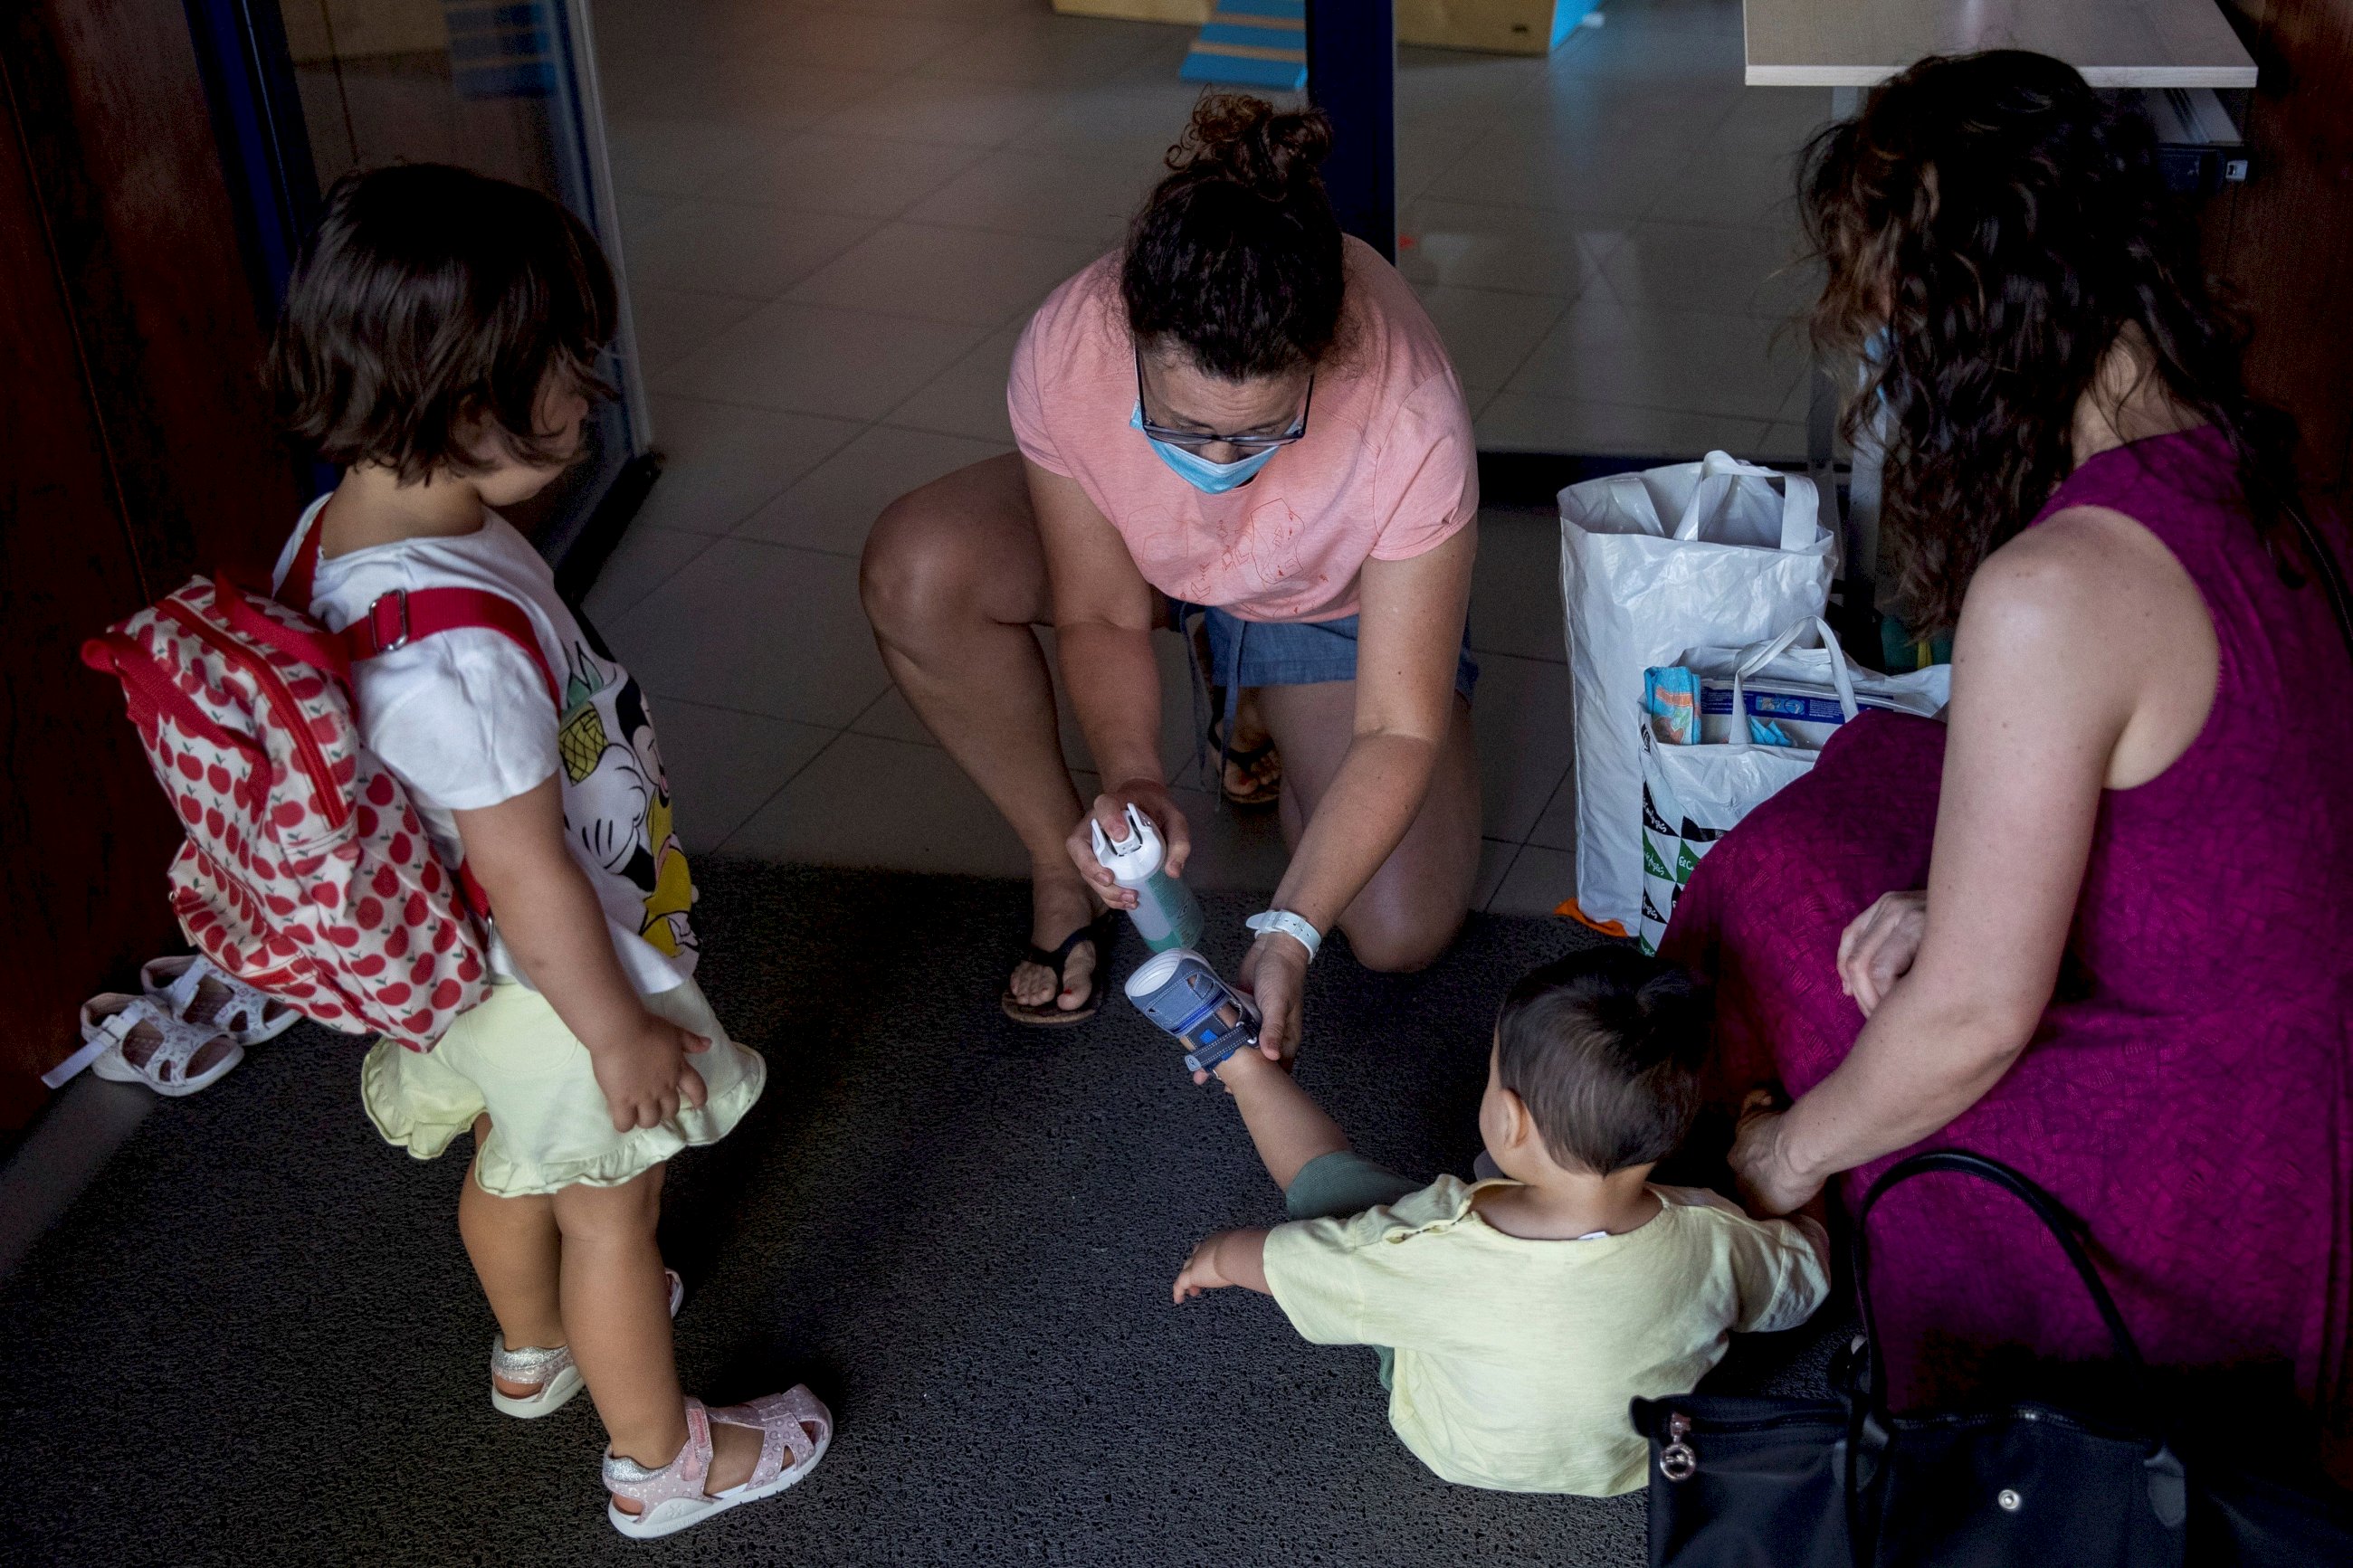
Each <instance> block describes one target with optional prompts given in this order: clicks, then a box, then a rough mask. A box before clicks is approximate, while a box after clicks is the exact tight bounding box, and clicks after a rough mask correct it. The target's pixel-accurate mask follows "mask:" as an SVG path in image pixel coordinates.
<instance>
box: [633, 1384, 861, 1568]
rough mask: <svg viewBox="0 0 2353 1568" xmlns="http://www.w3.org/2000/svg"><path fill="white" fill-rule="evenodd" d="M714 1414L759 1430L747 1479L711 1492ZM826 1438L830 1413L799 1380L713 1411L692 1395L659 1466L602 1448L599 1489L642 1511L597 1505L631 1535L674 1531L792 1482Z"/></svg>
mask: <svg viewBox="0 0 2353 1568" xmlns="http://www.w3.org/2000/svg"><path fill="white" fill-rule="evenodd" d="M714 1421H715V1422H717V1423H718V1424H719V1425H720V1426H749V1427H751V1428H753V1429H754V1431H756V1432H758V1433H759V1434H760V1458H759V1461H758V1462H757V1463H756V1464H754V1466H753V1467H752V1479H749V1480H747V1481H745V1482H744V1484H743V1485H742V1486H740V1487H729V1488H728V1489H726V1490H725V1491H723V1492H721V1493H719V1494H718V1495H717V1496H716V1497H713V1496H712V1495H711V1494H710V1493H708V1492H706V1491H704V1490H703V1483H704V1482H705V1481H707V1480H708V1479H710V1476H711V1424H712V1422H714ZM811 1426H814V1427H816V1428H817V1436H814V1437H812V1436H809V1431H808V1429H809V1428H810V1427H811ZM832 1442H833V1412H832V1411H830V1410H828V1409H827V1408H826V1407H825V1403H824V1401H822V1400H820V1399H818V1396H817V1395H816V1394H811V1393H810V1392H809V1391H808V1389H807V1387H806V1386H802V1387H796V1388H790V1389H787V1390H786V1391H785V1392H784V1393H782V1394H762V1395H761V1396H760V1397H759V1398H757V1399H754V1400H753V1401H751V1402H750V1403H749V1404H746V1405H725V1406H723V1407H722V1408H720V1409H717V1410H707V1409H705V1408H704V1407H703V1404H702V1401H701V1400H700V1399H689V1400H688V1401H687V1402H686V1446H685V1447H681V1449H679V1451H678V1458H675V1459H672V1460H671V1461H670V1463H669V1464H667V1465H665V1466H663V1467H662V1468H660V1469H659V1470H649V1469H648V1468H645V1467H644V1466H643V1465H640V1464H638V1463H636V1462H635V1461H634V1460H629V1459H625V1458H621V1457H620V1456H619V1455H618V1454H615V1453H612V1452H610V1451H609V1450H608V1451H607V1453H606V1455H605V1489H606V1490H607V1491H608V1492H611V1493H612V1494H613V1495H614V1496H615V1497H616V1498H628V1500H630V1501H632V1502H635V1503H638V1504H639V1505H640V1506H641V1507H642V1508H643V1510H644V1511H643V1512H641V1513H629V1512H628V1511H626V1510H623V1509H622V1507H621V1505H620V1504H619V1503H618V1502H617V1501H615V1502H608V1503H607V1504H606V1505H605V1512H606V1514H607V1517H609V1518H610V1519H611V1520H612V1521H613V1528H614V1529H615V1530H617V1531H620V1532H621V1533H622V1534H623V1535H626V1536H628V1537H629V1538H630V1539H631V1540H633V1541H651V1540H653V1539H655V1538H656V1537H657V1536H663V1535H675V1534H677V1533H678V1532H679V1531H681V1530H684V1529H686V1528H687V1527H688V1526H689V1525H695V1524H701V1523H702V1521H704V1520H706V1519H709V1518H710V1517H711V1516H712V1514H714V1513H724V1512H726V1511H727V1510H729V1509H731V1508H733V1507H735V1506H736V1505H737V1504H738V1503H746V1502H757V1501H759V1500H761V1499H762V1498H765V1497H774V1496H776V1493H778V1492H780V1491H784V1490H786V1489H788V1488H791V1487H794V1486H797V1485H798V1484H800V1482H801V1480H802V1479H803V1478H805V1477H806V1476H807V1474H808V1473H809V1472H810V1471H811V1470H814V1469H816V1468H817V1463H818V1460H819V1459H822V1458H825V1451H826V1449H827V1447H829V1446H830V1445H831V1444H832ZM787 1453H790V1454H791V1456H792V1463H790V1464H786V1462H785V1456H786V1454H787Z"/></svg>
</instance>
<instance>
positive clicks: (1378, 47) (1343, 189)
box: [1307, 0, 1398, 261]
mask: <svg viewBox="0 0 2353 1568" xmlns="http://www.w3.org/2000/svg"><path fill="white" fill-rule="evenodd" d="M1307 96H1308V97H1309V98H1310V99H1312V100H1314V103H1315V106H1316V107H1317V108H1319V109H1321V110H1324V113H1326V114H1328V115H1330V116H1331V117H1332V128H1333V132H1334V137H1333V142H1332V155H1331V156H1330V157H1329V158H1327V159H1325V160H1324V189H1326V190H1328V191H1329V192H1331V193H1332V205H1334V206H1335V207H1336V208H1338V209H1339V213H1340V226H1341V227H1342V228H1344V229H1345V230H1347V231H1348V232H1349V233H1350V234H1353V235H1355V236H1356V237H1357V238H1359V239H1361V240H1363V241H1364V242H1365V243H1366V244H1367V245H1369V246H1371V247H1373V248H1374V249H1376V250H1377V251H1379V252H1380V253H1381V254H1382V255H1383V256H1385V257H1387V258H1389V259H1390V260H1391V261H1395V260H1396V259H1397V233H1398V225H1397V217H1398V214H1397V18H1396V14H1395V7H1394V4H1393V0H1307Z"/></svg>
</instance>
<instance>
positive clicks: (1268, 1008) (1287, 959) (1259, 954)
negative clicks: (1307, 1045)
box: [1235, 931, 1307, 1062]
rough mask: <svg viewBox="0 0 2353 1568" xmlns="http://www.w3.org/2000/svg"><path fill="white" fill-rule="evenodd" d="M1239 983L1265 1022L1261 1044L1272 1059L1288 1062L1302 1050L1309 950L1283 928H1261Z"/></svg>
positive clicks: (1238, 978) (1236, 982) (1246, 956)
mask: <svg viewBox="0 0 2353 1568" xmlns="http://www.w3.org/2000/svg"><path fill="white" fill-rule="evenodd" d="M1235 984H1237V985H1238V986H1239V987H1240V989H1242V990H1244V991H1247V992H1249V993H1250V1000H1251V1001H1253V1002H1256V1003H1257V1004H1258V1008H1259V1011H1260V1012H1261V1014H1263V1015H1264V1016H1265V1022H1264V1023H1262V1024H1261V1026H1259V1035H1258V1048H1259V1049H1260V1050H1261V1051H1262V1052H1263V1053H1265V1056H1266V1059H1267V1060H1269V1061H1271V1062H1287V1061H1289V1060H1290V1059H1291V1058H1293V1056H1295V1055H1297V1054H1298V1051H1299V1008H1300V1002H1301V999H1302V997H1303V994H1304V993H1305V991H1306V989H1307V950H1306V949H1305V948H1304V947H1302V946H1301V945H1300V944H1299V939H1298V938H1297V937H1293V936H1285V935H1283V934H1282V932H1281V931H1265V932H1261V934H1260V936H1259V939H1258V940H1257V941H1256V942H1252V943H1250V952H1247V953H1245V954H1244V955H1243V957H1242V967H1241V972H1240V973H1239V974H1237V975H1236V976H1235Z"/></svg>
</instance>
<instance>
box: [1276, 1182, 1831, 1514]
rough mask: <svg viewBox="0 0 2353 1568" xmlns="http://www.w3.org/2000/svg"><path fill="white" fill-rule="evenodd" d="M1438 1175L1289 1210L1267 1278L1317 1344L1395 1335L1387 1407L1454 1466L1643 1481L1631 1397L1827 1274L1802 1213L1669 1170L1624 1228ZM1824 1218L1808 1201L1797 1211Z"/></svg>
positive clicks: (1818, 1299)
mask: <svg viewBox="0 0 2353 1568" xmlns="http://www.w3.org/2000/svg"><path fill="white" fill-rule="evenodd" d="M1499 1185H1504V1184H1503V1183H1499V1182H1482V1183H1479V1184H1477V1185H1475V1186H1474V1185H1471V1184H1466V1183H1463V1182H1461V1181H1458V1180H1457V1179H1456V1178H1454V1177H1452V1176H1440V1178H1439V1179H1438V1180H1437V1181H1436V1182H1434V1183H1432V1184H1430V1185H1429V1186H1427V1187H1424V1188H1422V1189H1421V1190H1420V1191H1419V1192H1416V1193H1408V1194H1406V1195H1405V1196H1404V1197H1402V1198H1399V1199H1398V1201H1397V1202H1396V1203H1394V1204H1391V1205H1388V1206H1387V1207H1385V1208H1376V1209H1369V1210H1367V1211H1366V1212H1365V1213H1363V1214H1360V1215H1350V1216H1348V1217H1346V1218H1339V1219H1314V1220H1302V1221H1298V1222H1295V1223H1293V1224H1291V1225H1284V1226H1276V1227H1275V1229H1274V1231H1273V1233H1272V1234H1271V1235H1270V1236H1269V1237H1267V1242H1266V1279H1267V1284H1268V1285H1269V1286H1270V1287H1271V1288H1272V1289H1273V1291H1274V1299H1275V1300H1276V1301H1277V1302H1278V1303H1279V1304H1280V1305H1281V1306H1282V1310H1283V1311H1284V1312H1286V1313H1287V1314H1289V1316H1290V1318H1291V1321H1292V1325H1293V1327H1294V1328H1296V1329H1297V1330H1298V1331H1300V1333H1301V1334H1302V1335H1303V1336H1304V1337H1306V1338H1307V1339H1309V1340H1312V1341H1314V1342H1316V1343H1318V1344H1367V1345H1390V1346H1394V1347H1395V1348H1396V1351H1397V1369H1396V1375H1395V1378H1394V1383H1395V1387H1394V1388H1393V1389H1392V1390H1391V1392H1390V1395H1389V1425H1390V1426H1393V1427H1395V1428H1396V1429H1397V1435H1398V1436H1399V1437H1402V1438H1403V1439H1405V1446H1406V1447H1409V1448H1410V1449H1412V1450H1413V1452H1414V1454H1415V1456H1416V1457H1417V1458H1419V1459H1420V1460H1421V1462H1422V1463H1423V1464H1425V1465H1428V1466H1429V1467H1430V1468H1431V1469H1432V1470H1434V1471H1435V1472H1437V1474H1438V1475H1439V1476H1440V1477H1441V1478H1443V1479H1446V1480H1450V1481H1458V1482H1461V1484H1463V1485H1465V1486H1474V1487H1493V1488H1494V1489H1498V1490H1502V1491H1524V1492H1577V1493H1581V1494H1584V1495H1587V1496H1597V1497H1598V1496H1608V1495H1609V1494H1611V1493H1615V1492H1624V1491H1631V1490H1633V1489H1635V1488H1637V1487H1639V1486H1641V1484H1642V1471H1643V1467H1644V1463H1645V1461H1646V1458H1647V1449H1646V1447H1645V1446H1644V1444H1643V1441H1642V1439H1641V1437H1640V1436H1637V1435H1636V1433H1635V1431H1634V1428H1633V1426H1632V1425H1631V1423H1630V1421H1629V1419H1628V1417H1627V1409H1626V1407H1627V1404H1628V1402H1629V1401H1630V1400H1632V1399H1634V1398H1635V1397H1637V1396H1638V1395H1639V1396H1641V1397H1644V1398H1652V1399H1655V1398H1661V1397H1663V1396H1665V1395H1668V1394H1688V1393H1690V1392H1691V1390H1692V1388H1693V1386H1694V1384H1697V1383H1698V1382H1699V1380H1700V1378H1701V1376H1702V1375H1703V1374H1704V1373H1706V1372H1707V1370H1708V1369H1709V1368H1710V1367H1713V1366H1714V1365H1715V1363H1717V1362H1718V1361H1720V1360H1722V1359H1723V1356H1724V1351H1725V1337H1726V1335H1728V1334H1729V1333H1731V1332H1732V1331H1735V1330H1740V1331H1747V1330H1768V1331H1769V1330H1775V1329H1787V1328H1793V1327H1795V1326H1796V1325H1798V1324H1799V1323H1801V1322H1804V1321H1806V1319H1808V1318H1809V1317H1810V1316H1812V1315H1813V1311H1814V1309H1815V1308H1817V1307H1819V1306H1820V1305H1821V1303H1822V1300H1823V1299H1824V1298H1825V1297H1826V1296H1828V1295H1829V1293H1830V1279H1829V1278H1828V1276H1827V1275H1826V1274H1825V1272H1824V1270H1823V1268H1822V1263H1821V1259H1820V1256H1819V1255H1818V1254H1817V1253H1816V1252H1815V1250H1814V1245H1813V1243H1812V1242H1811V1241H1810V1240H1809V1239H1808V1237H1807V1234H1806V1232H1805V1231H1804V1230H1801V1229H1800V1228H1799V1225H1798V1224H1793V1223H1791V1222H1790V1221H1788V1220H1769V1221H1761V1222H1760V1221H1757V1220H1753V1219H1750V1218H1749V1217H1748V1216H1747V1215H1745V1214H1742V1213H1741V1212H1740V1211H1739V1210H1738V1209H1736V1208H1735V1207H1733V1206H1732V1205H1730V1204H1729V1203H1727V1202H1725V1200H1724V1199H1723V1198H1720V1197H1718V1196H1716V1195H1715V1194H1713V1193H1707V1192H1702V1191H1698V1190H1695V1189H1691V1188H1684V1187H1658V1186H1654V1187H1652V1188H1651V1191H1652V1192H1654V1193H1656V1194H1658V1195H1659V1197H1660V1198H1661V1199H1662V1201H1663V1203H1664V1205H1665V1206H1664V1207H1663V1208H1662V1209H1661V1210H1660V1212H1659V1214H1658V1216H1657V1217H1656V1218H1654V1219H1652V1220H1651V1222H1650V1223H1649V1224H1647V1225H1644V1226H1641V1227H1640V1228H1639V1229H1636V1230H1630V1231H1628V1232H1626V1233H1625V1234H1624V1235H1622V1236H1606V1237H1594V1238H1592V1239H1590V1240H1585V1241H1530V1240H1527V1239H1525V1238H1523V1237H1514V1236H1506V1235H1504V1233H1503V1232H1502V1231H1500V1230H1497V1229H1495V1228H1494V1227H1493V1226H1490V1225H1489V1224H1488V1223H1487V1222H1486V1221H1485V1220H1484V1219H1482V1218H1481V1217H1480V1216H1479V1214H1478V1212H1477V1211H1476V1210H1474V1209H1473V1208H1472V1206H1471V1199H1472V1194H1473V1193H1476V1192H1478V1191H1479V1190H1480V1189H1481V1188H1483V1187H1491V1186H1499ZM1802 1223H1803V1224H1805V1225H1807V1226H1811V1224H1812V1222H1811V1221H1805V1222H1802Z"/></svg>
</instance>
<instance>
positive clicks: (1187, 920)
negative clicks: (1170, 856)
mask: <svg viewBox="0 0 2353 1568" xmlns="http://www.w3.org/2000/svg"><path fill="white" fill-rule="evenodd" d="M1087 827H1088V829H1089V830H1090V831H1091V832H1092V834H1093V835H1094V846H1095V858H1096V859H1097V860H1098V861H1100V862H1102V864H1103V869H1105V870H1106V871H1109V872H1110V873H1111V874H1112V879H1113V881H1115V882H1117V883H1118V884H1119V885H1120V886H1121V887H1123V888H1126V889H1131V890H1133V891H1134V894H1135V908H1134V909H1132V910H1128V911H1127V913H1128V918H1129V919H1131V920H1133V921H1134V922H1135V932H1136V934H1137V935H1138V936H1140V937H1142V938H1143V939H1144V945H1145V946H1146V947H1148V948H1150V949H1151V950H1152V951H1153V952H1170V951H1172V950H1174V949H1176V948H1180V947H1192V946H1194V945H1196V944H1197V943H1198V942H1200V940H1201V927H1202V921H1201V901H1200V900H1198V899H1196V898H1195V897H1194V896H1193V889H1190V888H1188V887H1187V886H1186V885H1185V884H1184V883H1182V882H1180V881H1178V880H1177V879H1176V878H1174V877H1172V876H1170V875H1169V874H1168V873H1167V872H1166V871H1164V870H1162V869H1161V868H1160V865H1161V862H1162V861H1163V860H1164V859H1165V858H1166V854H1167V851H1166V846H1164V845H1163V844H1162V843H1161V842H1160V829H1159V828H1158V827H1157V826H1154V824H1153V821H1152V819H1151V818H1150V817H1148V816H1145V815H1144V814H1143V813H1142V812H1140V811H1138V810H1136V809H1135V807H1134V805H1133V804H1131V805H1129V806H1128V808H1127V830H1126V831H1125V832H1124V833H1123V834H1121V835H1120V837H1117V838H1105V837H1103V824H1102V823H1101V822H1098V821H1091V822H1089V823H1088V824H1087Z"/></svg>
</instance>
